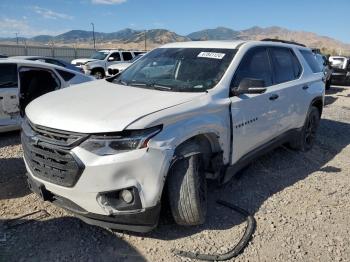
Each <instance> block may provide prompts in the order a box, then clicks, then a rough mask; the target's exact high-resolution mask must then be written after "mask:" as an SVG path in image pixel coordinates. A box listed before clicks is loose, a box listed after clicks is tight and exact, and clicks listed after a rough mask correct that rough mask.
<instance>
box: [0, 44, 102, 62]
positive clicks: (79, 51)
mask: <svg viewBox="0 0 350 262" xmlns="http://www.w3.org/2000/svg"><path fill="white" fill-rule="evenodd" d="M94 52H95V50H94V49H92V48H73V47H56V46H29V45H7V44H0V54H4V55H7V56H49V57H56V58H59V59H63V60H65V61H67V62H70V61H71V60H73V59H76V58H83V57H90V55H91V54H92V53H94Z"/></svg>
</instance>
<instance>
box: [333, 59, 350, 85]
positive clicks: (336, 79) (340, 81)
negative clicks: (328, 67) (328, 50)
mask: <svg viewBox="0 0 350 262" xmlns="http://www.w3.org/2000/svg"><path fill="white" fill-rule="evenodd" d="M331 83H332V84H333V85H344V86H350V60H349V59H347V61H346V63H345V67H343V66H342V67H334V68H333V72H332V78H331Z"/></svg>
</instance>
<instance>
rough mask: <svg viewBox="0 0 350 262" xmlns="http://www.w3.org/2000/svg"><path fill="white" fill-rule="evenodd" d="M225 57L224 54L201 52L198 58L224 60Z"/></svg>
mask: <svg viewBox="0 0 350 262" xmlns="http://www.w3.org/2000/svg"><path fill="white" fill-rule="evenodd" d="M224 56H225V54H224V53H213V52H200V53H199V54H198V55H197V57H205V58H213V59H222V58H223V57H224Z"/></svg>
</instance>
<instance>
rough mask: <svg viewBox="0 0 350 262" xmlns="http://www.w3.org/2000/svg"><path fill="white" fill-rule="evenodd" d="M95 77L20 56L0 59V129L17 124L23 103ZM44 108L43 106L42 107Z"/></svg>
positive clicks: (5, 129) (19, 120)
mask: <svg viewBox="0 0 350 262" xmlns="http://www.w3.org/2000/svg"><path fill="white" fill-rule="evenodd" d="M92 80H94V78H93V77H90V76H86V75H84V74H82V73H79V72H77V71H73V70H70V69H66V68H64V67H61V66H56V65H52V64H47V63H42V62H38V61H29V60H22V59H12V58H9V59H2V60H0V132H6V131H11V130H16V129H19V128H20V124H21V115H20V113H22V115H23V113H24V109H25V107H26V106H27V105H28V104H29V102H31V101H32V100H34V99H35V98H37V97H39V96H41V95H43V94H46V93H48V92H51V91H55V90H58V89H61V88H65V87H68V86H71V85H75V84H79V83H84V82H88V81H92ZM44 110H45V109H44Z"/></svg>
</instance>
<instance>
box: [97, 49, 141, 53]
mask: <svg viewBox="0 0 350 262" xmlns="http://www.w3.org/2000/svg"><path fill="white" fill-rule="evenodd" d="M96 51H97V52H105V53H109V52H145V51H142V50H124V49H103V50H96Z"/></svg>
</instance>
